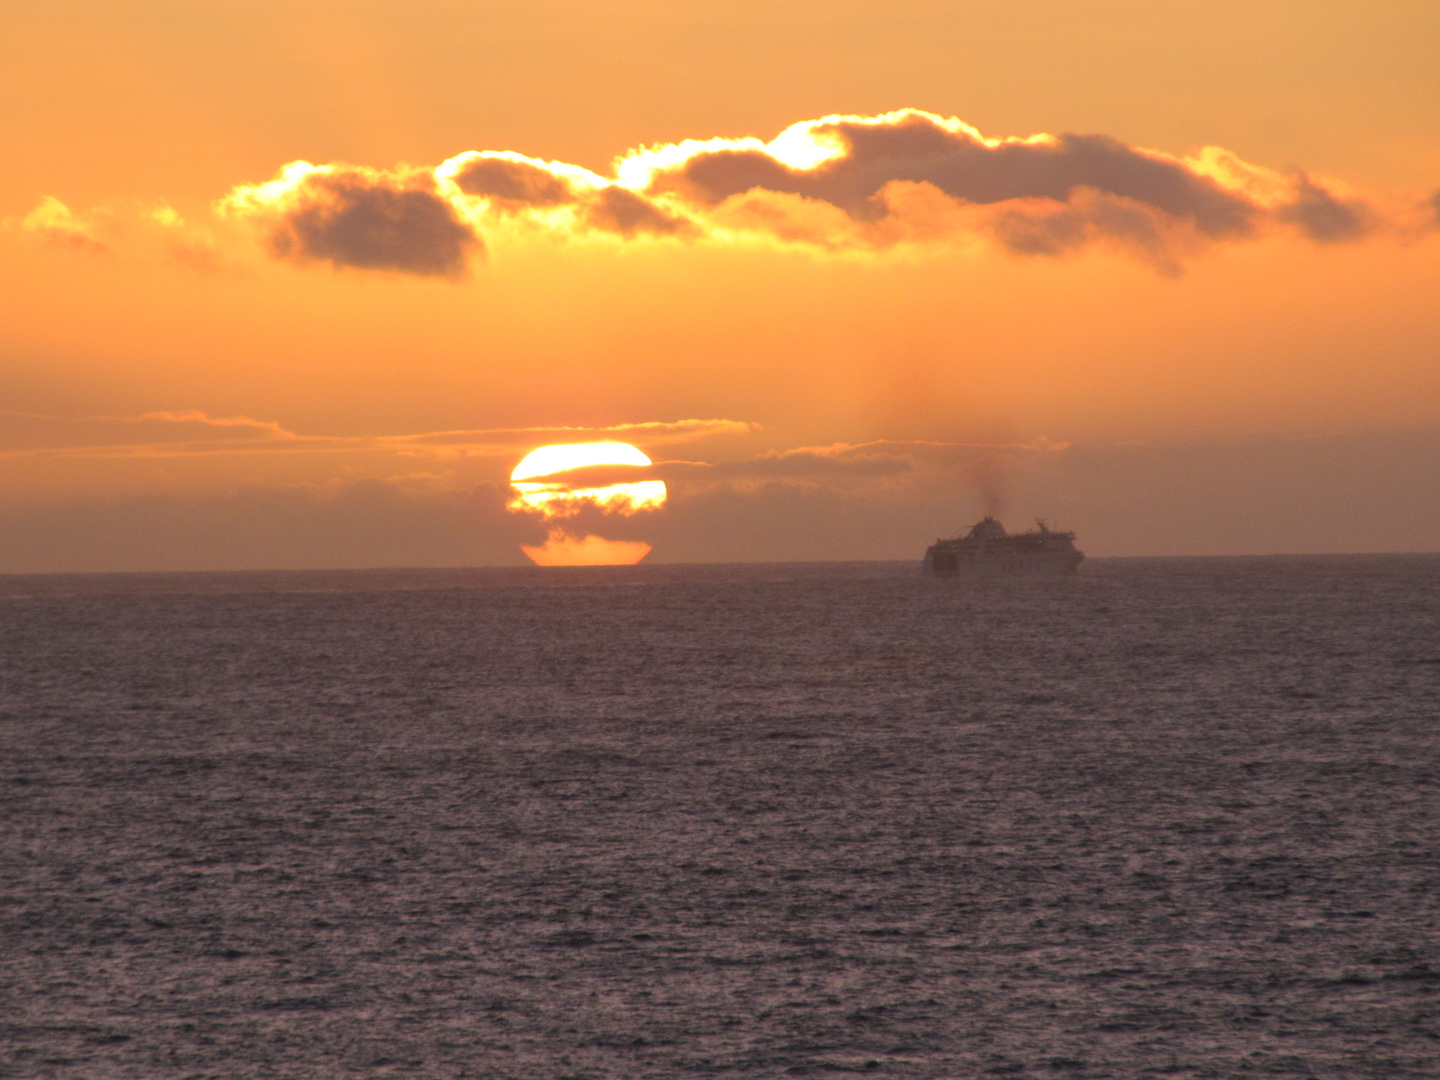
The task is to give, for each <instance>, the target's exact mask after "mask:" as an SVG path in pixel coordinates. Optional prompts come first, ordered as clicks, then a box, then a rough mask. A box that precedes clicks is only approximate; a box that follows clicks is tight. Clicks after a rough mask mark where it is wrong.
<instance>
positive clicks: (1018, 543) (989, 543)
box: [925, 517, 1085, 577]
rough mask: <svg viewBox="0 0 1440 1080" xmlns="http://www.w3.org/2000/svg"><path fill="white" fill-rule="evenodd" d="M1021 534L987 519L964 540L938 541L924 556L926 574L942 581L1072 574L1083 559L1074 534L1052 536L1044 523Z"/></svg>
mask: <svg viewBox="0 0 1440 1080" xmlns="http://www.w3.org/2000/svg"><path fill="white" fill-rule="evenodd" d="M1035 524H1036V528H1034V529H1032V530H1030V531H1029V532H1024V533H1007V532H1006V531H1005V526H1004V525H1001V524H1000V522H998V521H996V520H995V519H994V518H993V517H986V518H985V519H984V520H983V521H980V522H978V523H976V525H975V526H974V527H973V528H972V529H971V530H970V531H969V532H968V533H966V534H965V535H964V536H957V537H956V538H955V539H953V540H937V541H935V543H933V544H931V545H930V547H929V549H928V550H927V551H926V552H925V573H927V574H935V575H938V576H942V577H955V576H958V577H991V576H997V577H998V576H1009V575H1032V574H1073V573H1074V572H1075V568H1076V567H1077V566H1079V565H1080V560H1082V559H1083V558H1085V553H1084V552H1083V551H1080V550H1079V549H1078V548H1076V547H1075V534H1074V533H1073V532H1055V531H1053V530H1051V529H1050V528H1049V527H1048V526H1047V525H1046V524H1045V522H1044V521H1043V520H1042V521H1037V522H1036V523H1035Z"/></svg>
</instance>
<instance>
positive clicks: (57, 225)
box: [20, 195, 110, 255]
mask: <svg viewBox="0 0 1440 1080" xmlns="http://www.w3.org/2000/svg"><path fill="white" fill-rule="evenodd" d="M20 229H21V231H23V232H27V233H30V234H32V235H34V236H38V237H40V238H41V239H42V240H45V241H47V242H48V243H51V244H56V245H58V246H60V247H68V248H71V249H72V250H75V251H87V252H91V253H93V254H96V255H107V254H109V252H110V248H109V247H108V246H107V245H106V244H105V243H104V242H103V241H101V240H100V239H99V238H98V237H97V236H96V235H95V227H94V225H93V224H92V223H91V222H90V221H87V220H85V219H84V218H82V217H80V216H79V215H78V214H76V213H75V212H74V211H73V210H71V209H70V208H69V207H68V206H66V205H65V204H64V203H63V202H61V201H60V200H59V199H57V198H55V196H53V195H46V196H45V197H44V198H43V199H41V200H40V205H39V206H37V207H35V209H34V210H31V211H30V213H28V214H26V215H25V217H24V218H22V219H21V221H20Z"/></svg>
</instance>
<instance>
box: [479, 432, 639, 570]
mask: <svg viewBox="0 0 1440 1080" xmlns="http://www.w3.org/2000/svg"><path fill="white" fill-rule="evenodd" d="M650 464H651V462H650V459H649V458H648V457H646V456H645V454H644V453H643V452H641V451H640V450H639V449H637V448H636V447H634V446H631V445H630V444H629V443H622V442H591V443H562V444H557V445H553V446H542V447H539V448H538V449H535V450H532V451H530V453H528V454H526V455H525V457H524V458H522V459H521V460H520V463H519V464H518V465H516V466H515V468H514V470H513V471H512V472H511V474H510V485H511V489H512V492H513V494H512V495H511V498H510V502H509V504H508V506H509V509H510V510H511V511H513V512H516V513H530V514H538V515H540V517H541V518H542V519H543V520H544V521H546V522H547V523H548V524H550V525H551V526H552V528H551V529H550V535H549V537H548V539H547V540H546V541H545V543H544V545H542V546H540V547H529V546H525V545H521V550H522V551H523V552H525V554H526V556H528V557H529V559H530V560H531V561H532V562H534V563H536V564H537V565H540V566H607V565H608V566H624V565H631V564H634V563H638V562H639V561H640V560H641V559H643V558H645V556H646V555H648V554H650V551H651V546H650V545H649V544H646V543H644V542H642V541H636V540H630V541H619V540H607V539H606V538H604V537H601V536H595V535H590V534H585V533H577V532H576V531H575V530H574V529H572V528H568V527H567V522H568V521H569V519H572V518H574V517H576V516H577V515H578V514H580V513H581V512H582V511H584V510H587V509H596V510H599V511H601V512H602V513H603V514H606V515H610V514H615V515H619V516H622V517H629V516H631V515H632V514H636V513H639V512H641V511H643V510H658V509H659V508H660V507H662V506H664V505H665V498H666V490H665V483H664V481H661V480H621V481H619V482H616V481H614V480H613V479H612V478H609V477H607V478H606V482H587V481H586V480H585V479H584V477H585V474H586V473H587V472H588V473H589V474H590V475H591V476H598V475H600V474H601V473H602V472H604V471H605V470H607V469H643V468H646V467H648V466H649V465H650ZM577 474H578V479H577Z"/></svg>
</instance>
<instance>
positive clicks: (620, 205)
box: [435, 151, 693, 236]
mask: <svg viewBox="0 0 1440 1080" xmlns="http://www.w3.org/2000/svg"><path fill="white" fill-rule="evenodd" d="M435 176H436V179H437V181H438V182H439V183H440V185H441V187H442V190H443V189H445V188H447V187H449V186H453V187H454V189H455V190H456V191H458V192H459V193H460V194H461V195H464V196H469V197H471V198H474V199H479V200H482V202H483V206H482V208H480V210H479V213H480V214H481V215H482V216H483V214H484V213H485V212H486V211H491V212H494V213H498V214H501V215H508V216H515V215H521V214H524V213H526V212H528V211H540V212H545V213H546V215H547V216H546V218H545V219H544V220H546V221H547V223H548V224H550V225H552V226H554V227H559V228H561V229H564V230H568V231H570V232H580V233H584V232H587V231H597V232H602V233H611V234H615V235H618V236H634V235H636V234H644V233H648V234H651V235H656V236H667V235H672V234H676V233H683V232H688V231H691V230H692V229H693V225H692V223H691V222H690V221H689V219H687V218H685V217H683V216H678V215H675V214H672V213H670V212H668V211H666V210H665V209H664V208H663V207H661V206H660V205H658V204H657V203H655V202H653V201H652V200H650V199H649V198H647V197H645V196H644V195H641V194H639V193H637V192H635V191H631V190H630V189H628V188H626V187H623V186H621V185H620V184H618V183H616V182H614V181H610V180H606V179H605V178H604V177H602V176H599V175H597V174H596V173H592V172H590V171H589V170H588V169H582V168H579V167H578V166H575V165H565V164H563V163H560V162H554V161H540V160H538V159H535V158H527V157H525V156H524V155H522V154H514V153H508V152H503V151H502V152H493V151H491V152H486V153H476V152H474V151H471V152H469V153H465V154H461V155H459V156H458V157H454V158H451V159H450V160H449V161H447V162H445V163H444V164H443V165H441V166H440V167H439V168H438V169H436V170H435ZM556 211H558V214H557V213H556Z"/></svg>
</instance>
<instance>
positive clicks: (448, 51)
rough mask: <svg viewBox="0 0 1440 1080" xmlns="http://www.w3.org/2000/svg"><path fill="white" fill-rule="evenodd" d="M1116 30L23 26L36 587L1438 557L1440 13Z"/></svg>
mask: <svg viewBox="0 0 1440 1080" xmlns="http://www.w3.org/2000/svg"><path fill="white" fill-rule="evenodd" d="M1037 5H1038V6H1037ZM1102 8H1103V10H1100V9H1094V10H1092V9H1091V8H1087V7H1085V6H1083V5H1074V4H1066V3H1063V2H1062V0H1037V4H1025V5H1015V4H1011V5H1005V4H993V3H991V4H978V3H975V2H973V0H964V2H961V3H958V4H956V3H941V2H940V0H913V2H912V0H903V2H901V3H899V4H896V3H893V2H892V3H885V4H881V3H880V2H879V0H836V2H835V3H833V4H829V5H818V6H817V5H799V6H798V7H795V6H793V5H792V6H789V7H787V6H786V5H764V4H754V3H749V2H741V3H738V4H726V5H700V4H684V3H669V4H640V5H627V6H626V8H625V10H624V15H623V17H617V16H616V15H615V14H614V12H612V11H609V10H608V9H605V8H603V7H599V6H595V5H585V4H581V3H579V2H578V0H546V2H545V3H543V4H538V5H535V4H531V5H498V6H497V5H474V4H468V5H467V4H457V3H445V4H440V5H438V7H436V8H435V10H434V11H430V12H429V13H428V14H426V15H424V16H417V15H416V14H415V11H414V10H413V8H412V6H407V5H404V4H401V3H399V0H373V2H367V3H365V4H361V5H353V4H335V3H320V2H318V0H291V2H289V3H286V4H274V3H266V2H259V3H254V2H252V3H240V2H239V0H216V2H215V3H208V4H203V5H194V4H190V5H186V4H182V3H179V2H178V0H163V2H162V0H137V2H136V3H126V4H114V3H102V2H100V0H65V2H63V3H47V4H38V3H37V4H11V5H8V6H7V7H5V10H4V12H3V13H0V134H3V135H4V139H5V142H4V145H5V146H6V149H7V168H6V169H5V170H4V172H3V175H0V465H3V467H0V571H4V570H9V571H16V572H19V571H32V570H33V571H39V570H72V569H74V570H79V569H89V570H126V569H136V570H139V569H222V568H237V569H238V568H268V567H272V566H278V565H285V566H298V567H313V566H322V565H331V564H334V565H340V566H371V565H380V566H401V565H406V566H408V565H479V564H497V563H498V564H520V563H523V562H527V561H531V556H530V555H527V554H525V553H524V552H522V548H529V549H532V551H536V552H539V551H546V550H549V551H551V552H552V553H553V552H556V551H559V550H560V549H561V547H563V546H565V545H566V544H568V543H570V542H571V541H573V542H574V543H576V544H581V545H584V546H583V547H582V549H580V550H581V551H582V553H583V554H584V555H585V557H587V558H588V557H589V555H590V554H592V553H596V552H600V551H601V548H600V546H599V541H598V539H597V540H586V539H585V538H586V537H591V536H592V534H593V535H594V536H597V537H603V538H605V539H607V540H613V541H616V542H624V543H639V542H641V541H642V540H643V541H644V542H645V543H647V544H652V545H654V551H653V552H651V553H650V554H649V555H648V556H647V558H648V559H654V560H666V561H669V560H675V561H684V562H704V561H711V560H721V561H730V560H739V561H745V560H765V561H783V560H796V559H798V560H806V559H840V560H848V559H904V558H911V557H914V555H915V552H916V551H917V547H916V545H917V543H919V539H917V537H918V538H920V539H925V540H927V542H929V541H933V540H934V539H935V537H936V536H938V535H941V534H942V533H947V532H951V531H953V530H956V529H959V528H961V527H962V526H966V525H967V522H969V521H973V519H974V517H975V516H976V515H978V514H981V513H983V512H986V511H987V510H988V509H992V508H995V507H1001V508H1003V511H1004V514H1005V517H1006V520H1016V521H1022V522H1023V521H1025V520H1027V519H1028V518H1030V517H1032V516H1046V517H1051V516H1053V517H1058V518H1061V519H1063V520H1065V521H1067V522H1069V523H1071V524H1073V526H1074V527H1075V528H1076V529H1077V530H1078V531H1079V532H1080V533H1081V534H1082V535H1083V536H1085V537H1086V548H1085V550H1086V551H1087V553H1088V554H1089V555H1091V556H1093V557H1103V556H1104V555H1105V554H1107V553H1108V554H1137V555H1138V554H1188V553H1195V554H1199V553H1207V554H1225V553H1240V552H1246V553H1263V552H1274V551H1295V550H1326V551H1360V550H1385V551H1390V550H1430V549H1433V548H1436V547H1440V479H1437V477H1440V472H1437V470H1436V469H1435V468H1434V466H1433V462H1434V461H1436V460H1440V364H1437V363H1436V361H1435V358H1436V356H1437V355H1440V305H1437V304H1436V303H1435V283H1436V282H1437V281H1440V112H1437V111H1436V109H1435V108H1434V107H1433V103H1434V102H1435V101H1440V66H1437V65H1436V64H1435V63H1434V56H1435V52H1436V49H1435V43H1436V42H1437V41H1440V37H1437V35H1440V13H1437V12H1440V9H1437V8H1436V7H1435V5H1423V4H1408V5H1398V6H1397V5H1371V6H1369V7H1367V6H1365V5H1359V4H1356V3H1353V0H1274V2H1273V3H1267V4H1261V5H1253V4H1240V3H1239V2H1238V0H1236V2H1234V3H1230V2H1225V3H1221V4H1219V5H1218V6H1215V5H1211V6H1209V7H1207V8H1206V9H1205V11H1204V13H1203V15H1202V14H1200V13H1198V10H1197V11H1190V10H1188V9H1186V10H1184V11H1182V10H1181V9H1180V8H1179V7H1176V6H1174V5H1169V6H1167V5H1140V4H1118V5H1116V4H1112V5H1102ZM427 11H428V9H427ZM1297 28H1304V29H1303V33H1300V32H1297ZM1097 72H1100V73H1104V77H1100V76H1099V75H1097ZM717 87H718V88H721V91H720V92H714V91H715V88H717ZM1041 447H1043V448H1044V449H1038V448H1041ZM587 448H588V449H587ZM555 530H559V538H558V539H556V538H555V537H552V536H551V534H552V532H553V531H555ZM567 537H568V538H570V540H566V538H567ZM567 550H568V549H567ZM617 551H618V549H617ZM544 557H545V558H551V555H545V556H544ZM577 557H578V555H577ZM626 557H627V558H628V557H629V556H628V555H627V556H626Z"/></svg>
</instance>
